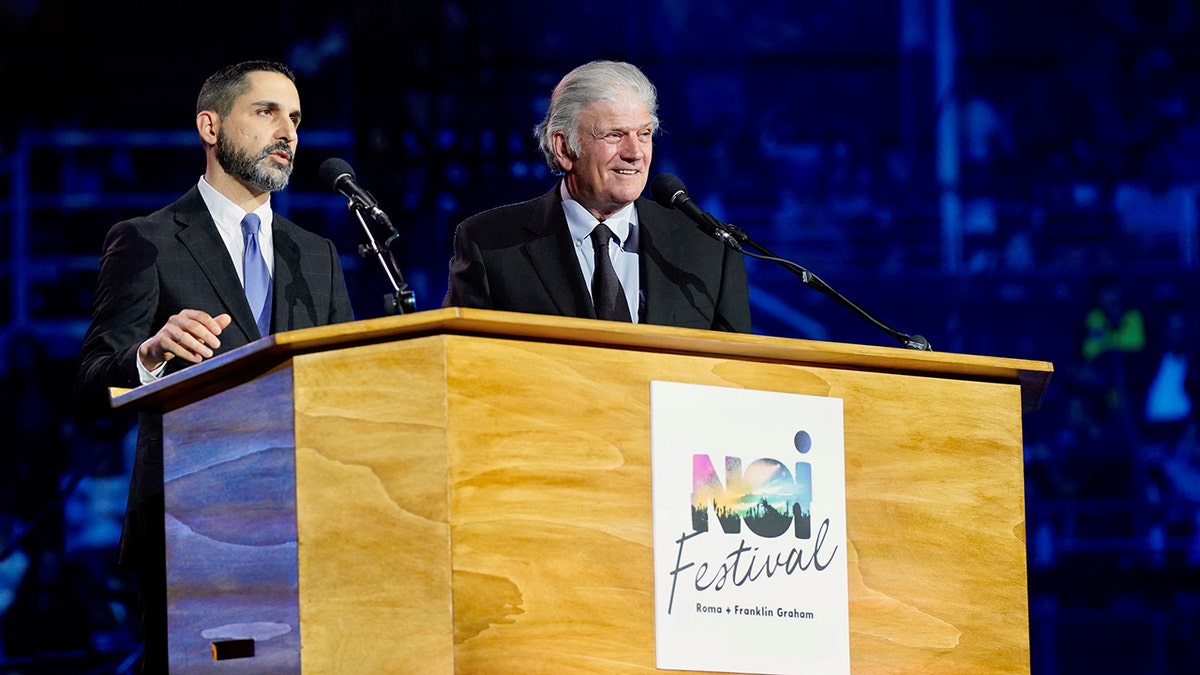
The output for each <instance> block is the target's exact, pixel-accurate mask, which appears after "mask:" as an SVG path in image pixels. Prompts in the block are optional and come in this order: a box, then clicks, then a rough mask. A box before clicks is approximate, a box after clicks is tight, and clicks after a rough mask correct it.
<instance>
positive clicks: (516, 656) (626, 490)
mask: <svg viewBox="0 0 1200 675" xmlns="http://www.w3.org/2000/svg"><path fill="white" fill-rule="evenodd" d="M447 363H448V364H449V369H448V379H449V386H448V390H449V392H450V394H449V397H450V406H449V410H450V413H449V416H448V418H449V419H450V420H451V425H450V438H451V441H450V443H449V446H450V452H451V462H450V466H451V479H450V493H451V504H452V506H451V523H452V539H453V542H452V546H453V558H454V568H455V571H456V573H457V572H463V571H468V572H470V573H472V574H474V575H479V576H482V577H486V578H489V579H494V580H506V581H507V582H508V585H509V586H510V587H511V588H512V589H515V590H516V592H517V593H519V596H520V599H521V600H520V604H519V605H517V606H515V607H510V606H506V605H505V606H501V605H497V606H496V611H495V613H494V616H493V619H494V621H493V622H492V623H491V626H490V628H489V629H487V630H483V631H479V630H478V625H479V624H481V623H482V621H481V620H480V619H479V618H478V617H475V618H473V624H474V626H473V628H472V630H470V631H467V630H459V631H458V633H459V639H458V640H457V642H458V646H457V650H456V664H457V665H458V666H459V670H458V671H457V672H470V673H505V672H516V671H519V672H547V673H549V672H580V673H611V672H649V671H653V670H654V631H653V625H654V623H653V584H652V577H651V562H652V550H651V533H650V529H649V525H650V507H651V504H650V497H649V496H650V482H649V480H650V479H649V453H650V448H649V382H650V381H651V380H656V379H661V380H668V381H677V382H692V383H699V384H709V385H716V386H732V387H747V388H753V389H762V390H769V391H784V392H795V393H805V394H813V395H828V396H837V397H840V398H843V399H844V401H845V425H846V465H847V483H848V485H847V512H848V514H849V522H848V536H849V539H850V546H851V549H852V551H853V552H854V555H853V556H852V558H851V570H850V573H851V579H852V584H851V589H850V602H851V613H850V625H851V633H852V636H851V660H852V664H853V669H854V672H855V673H873V672H878V673H890V672H897V671H898V670H901V671H909V670H910V669H912V670H914V671H919V672H947V673H1006V672H1018V673H1019V672H1028V668H1029V661H1028V659H1029V652H1028V623H1027V604H1026V583H1025V553H1024V551H1025V549H1024V537H1023V523H1024V513H1023V481H1022V466H1021V443H1020V413H1019V410H1020V400H1019V397H1020V393H1019V390H1018V388H1017V387H1016V386H1013V385H999V384H993V383H972V382H960V381H952V382H950V383H947V382H946V381H944V380H940V379H937V378H921V377H910V376H899V375H889V374H878V373H871V372H860V371H846V370H830V369H822V368H806V367H797V366H778V365H765V364H762V363H757V362H740V361H733V360H727V359H709V358H697V357H694V356H683V355H669V354H652V353H641V352H629V351H625V350H616V349H613V350H596V349H593V348H588V347H579V346H571V345H553V344H542V343H529V342H521V341H504V340H485V339H464V338H453V339H451V341H450V344H449V345H448V356H447ZM497 583H498V582H497ZM458 590H459V589H457V588H456V593H455V612H456V617H457V616H458V613H459V611H460V608H461V607H463V604H464V603H466V604H469V605H471V606H473V607H476V609H475V612H474V614H478V607H477V606H476V605H483V606H486V605H487V603H486V601H480V602H478V603H476V602H475V601H474V600H473V599H470V598H468V597H464V595H463V594H461V593H459V592H458ZM539 664H540V665H539Z"/></svg>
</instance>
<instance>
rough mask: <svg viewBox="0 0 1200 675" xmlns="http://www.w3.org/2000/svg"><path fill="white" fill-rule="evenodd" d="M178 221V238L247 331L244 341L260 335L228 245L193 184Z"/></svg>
mask: <svg viewBox="0 0 1200 675" xmlns="http://www.w3.org/2000/svg"><path fill="white" fill-rule="evenodd" d="M176 222H177V223H179V225H180V226H181V227H180V230H179V235H178V237H179V241H180V243H182V244H183V245H184V247H186V248H187V249H188V251H189V252H190V253H191V254H192V257H193V258H194V259H195V260H196V264H197V265H198V266H199V267H200V270H201V271H202V272H203V273H204V276H205V277H207V278H208V281H209V283H211V284H212V286H213V289H214V290H215V291H216V292H217V295H218V296H219V297H220V298H221V302H222V304H224V305H225V309H226V310H227V311H228V312H229V315H230V316H231V317H233V323H234V324H235V325H236V326H237V327H238V328H239V329H241V331H242V332H243V333H244V334H245V335H246V338H247V341H254V340H257V339H258V338H259V337H261V336H260V335H259V334H258V325H257V323H256V322H255V321H254V315H253V314H252V313H251V312H250V303H249V302H247V301H246V293H245V291H244V290H243V289H242V282H241V281H240V280H239V279H238V275H237V269H236V268H235V267H234V266H233V260H232V259H230V257H229V249H227V248H225V242H224V241H222V240H221V236H220V235H219V234H217V224H216V223H215V222H213V219H212V215H211V214H209V212H208V207H206V206H205V205H204V199H203V198H202V197H201V196H200V191H199V190H197V189H196V188H192V191H191V192H189V193H188V194H187V196H186V197H184V199H182V200H180V210H179V211H178V212H177V214H176Z"/></svg>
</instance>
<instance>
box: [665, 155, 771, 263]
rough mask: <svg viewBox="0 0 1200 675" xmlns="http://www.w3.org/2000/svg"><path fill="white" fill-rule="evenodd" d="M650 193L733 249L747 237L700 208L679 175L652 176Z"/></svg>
mask: <svg viewBox="0 0 1200 675" xmlns="http://www.w3.org/2000/svg"><path fill="white" fill-rule="evenodd" d="M650 194H651V195H652V196H653V197H654V201H656V202H658V203H659V204H660V205H662V206H665V207H667V208H668V209H678V210H680V211H682V212H683V215H685V216H687V217H688V218H691V219H692V221H693V222H695V223H696V224H697V225H699V226H700V229H701V230H704V232H705V234H708V235H709V236H711V237H713V238H715V239H717V240H718V241H720V242H722V243H724V244H725V245H726V246H728V247H730V248H732V249H733V250H735V251H741V250H742V242H744V241H746V239H748V235H747V234H746V233H745V232H742V231H741V230H739V229H737V228H736V227H733V226H732V225H727V224H725V223H722V222H721V221H719V220H717V219H716V218H714V217H713V216H712V215H711V214H710V213H708V212H707V211H705V210H704V209H702V208H700V205H699V204H697V203H696V202H694V201H692V198H691V197H689V196H688V193H687V188H686V187H684V185H683V181H682V180H680V179H679V176H676V175H675V174H670V173H660V174H658V175H657V176H655V177H654V180H653V181H652V182H651V183H650Z"/></svg>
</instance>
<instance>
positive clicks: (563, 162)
mask: <svg viewBox="0 0 1200 675" xmlns="http://www.w3.org/2000/svg"><path fill="white" fill-rule="evenodd" d="M550 142H551V144H552V145H553V147H554V158H555V159H557V160H558V164H559V166H561V167H562V168H563V171H570V170H571V165H572V164H574V163H575V160H576V159H578V157H576V156H575V153H573V152H571V148H570V146H568V145H567V135H566V134H565V133H563V132H561V131H556V132H554V135H553V136H551V137H550Z"/></svg>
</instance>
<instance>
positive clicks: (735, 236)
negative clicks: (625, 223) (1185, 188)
mask: <svg viewBox="0 0 1200 675" xmlns="http://www.w3.org/2000/svg"><path fill="white" fill-rule="evenodd" d="M704 215H705V216H707V218H706V219H707V220H709V221H710V224H711V225H712V227H713V232H711V233H710V234H712V236H713V237H714V238H716V239H717V240H718V241H721V242H722V243H724V244H725V245H726V246H728V247H730V248H732V249H733V250H735V251H738V252H739V253H741V254H742V255H747V256H750V257H751V258H758V259H759V260H769V261H771V262H773V263H777V264H779V265H780V266H782V267H783V268H784V269H786V270H787V271H789V272H791V273H793V274H795V275H796V276H797V277H799V278H800V281H801V283H803V284H804V285H805V286H808V287H809V288H812V289H814V290H817V291H819V292H821V293H822V294H824V295H826V296H828V297H829V298H832V299H833V300H834V301H836V302H837V303H839V304H841V305H842V306H843V307H846V308H847V309H849V310H850V311H852V312H854V313H855V314H857V315H859V316H860V317H862V318H864V319H866V320H867V321H869V322H871V323H873V324H875V326H876V327H878V328H879V329H880V330H882V331H883V332H885V333H887V334H888V335H890V336H892V338H893V339H895V340H896V341H897V342H899V343H900V344H902V345H904V346H905V347H907V348H909V349H916V350H918V351H926V352H928V351H933V347H931V346H930V345H929V340H926V339H925V338H924V337H923V336H921V335H909V334H907V333H902V332H900V331H898V330H896V329H895V328H892V327H891V326H889V325H888V324H887V323H885V322H883V321H882V320H880V319H879V318H877V317H876V316H875V315H873V314H871V313H870V312H868V311H867V310H865V309H863V308H862V307H859V306H858V305H856V304H854V303H853V302H851V301H850V299H849V298H847V297H846V296H844V295H842V294H841V293H838V292H837V291H835V290H834V289H833V287H832V286H830V285H829V284H827V283H825V282H824V281H822V280H821V278H820V277H818V276H817V275H815V274H813V273H812V272H810V271H808V270H807V269H805V268H804V267H801V266H800V265H798V264H796V263H794V262H792V261H790V260H787V259H785V258H780V257H779V256H777V255H775V254H774V253H772V252H771V251H769V250H768V249H767V248H766V247H764V246H762V245H761V244H759V243H758V242H756V241H754V240H753V239H751V238H750V235H748V234H746V233H745V232H744V231H742V230H741V229H739V228H737V227H735V226H733V225H730V224H728V223H723V222H721V221H719V220H717V219H716V218H714V217H712V216H711V215H709V214H707V213H705V214H704ZM705 229H706V230H707V228H705ZM747 247H749V248H752V249H754V250H755V251H757V253H752V252H750V251H747V250H746V248H747Z"/></svg>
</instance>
